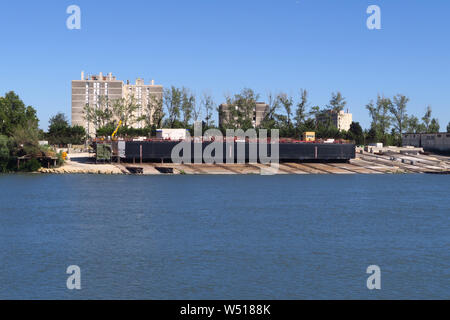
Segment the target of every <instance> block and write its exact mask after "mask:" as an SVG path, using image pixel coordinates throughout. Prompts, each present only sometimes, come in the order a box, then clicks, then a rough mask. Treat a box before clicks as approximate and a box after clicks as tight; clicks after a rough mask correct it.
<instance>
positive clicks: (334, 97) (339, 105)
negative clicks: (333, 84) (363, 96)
mask: <svg viewBox="0 0 450 320" xmlns="http://www.w3.org/2000/svg"><path fill="white" fill-rule="evenodd" d="M346 105H347V101H345V98H344V97H343V96H342V94H341V93H340V92H339V91H338V92H336V93H334V92H333V93H332V94H331V100H330V104H329V105H328V106H327V107H328V109H330V110H332V111H333V112H336V113H339V112H341V111H342V110H344V108H345V106H346Z"/></svg>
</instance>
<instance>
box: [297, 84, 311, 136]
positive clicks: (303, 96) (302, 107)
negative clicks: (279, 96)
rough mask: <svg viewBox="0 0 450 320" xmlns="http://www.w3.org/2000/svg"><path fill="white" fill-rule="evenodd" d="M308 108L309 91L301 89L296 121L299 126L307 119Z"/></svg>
mask: <svg viewBox="0 0 450 320" xmlns="http://www.w3.org/2000/svg"><path fill="white" fill-rule="evenodd" d="M307 108H308V91H306V90H304V89H300V102H299V103H298V104H297V110H296V111H295V122H296V126H297V128H300V127H301V126H302V125H303V124H304V122H305V120H306V109H307Z"/></svg>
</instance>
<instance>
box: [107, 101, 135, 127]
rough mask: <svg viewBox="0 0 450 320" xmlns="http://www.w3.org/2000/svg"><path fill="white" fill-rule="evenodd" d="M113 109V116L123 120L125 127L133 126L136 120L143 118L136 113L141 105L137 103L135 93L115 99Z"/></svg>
mask: <svg viewBox="0 0 450 320" xmlns="http://www.w3.org/2000/svg"><path fill="white" fill-rule="evenodd" d="M112 109H113V116H114V117H115V118H116V119H119V120H122V122H123V126H124V127H129V126H130V127H131V126H133V125H134V124H135V123H136V122H138V121H141V120H142V119H140V118H139V117H138V116H137V115H136V113H137V111H138V109H139V105H138V104H137V102H136V99H135V97H134V95H131V96H129V97H127V98H121V99H117V100H115V101H114V103H113V106H112Z"/></svg>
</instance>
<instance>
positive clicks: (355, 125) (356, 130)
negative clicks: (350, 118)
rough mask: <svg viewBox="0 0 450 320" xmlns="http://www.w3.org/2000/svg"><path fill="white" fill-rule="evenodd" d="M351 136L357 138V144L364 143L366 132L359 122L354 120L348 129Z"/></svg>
mask: <svg viewBox="0 0 450 320" xmlns="http://www.w3.org/2000/svg"><path fill="white" fill-rule="evenodd" d="M348 133H349V135H350V137H351V138H352V139H353V140H355V142H356V144H357V145H363V144H364V142H365V141H364V132H363V129H362V127H361V125H360V124H359V122H352V124H351V125H350V130H349V131H348Z"/></svg>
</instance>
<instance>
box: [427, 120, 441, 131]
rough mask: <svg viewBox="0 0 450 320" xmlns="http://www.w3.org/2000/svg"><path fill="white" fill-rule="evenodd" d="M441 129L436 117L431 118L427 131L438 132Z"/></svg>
mask: <svg viewBox="0 0 450 320" xmlns="http://www.w3.org/2000/svg"><path fill="white" fill-rule="evenodd" d="M440 130H441V126H440V125H439V120H438V119H436V118H433V119H431V122H430V126H429V127H428V131H427V133H438V132H440Z"/></svg>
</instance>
